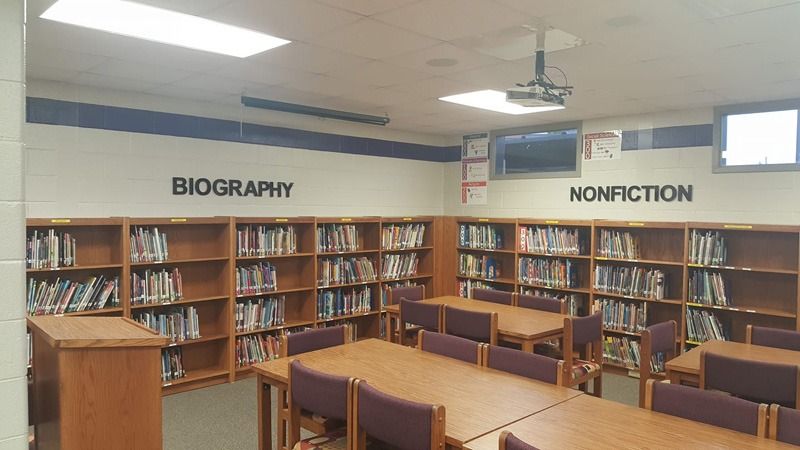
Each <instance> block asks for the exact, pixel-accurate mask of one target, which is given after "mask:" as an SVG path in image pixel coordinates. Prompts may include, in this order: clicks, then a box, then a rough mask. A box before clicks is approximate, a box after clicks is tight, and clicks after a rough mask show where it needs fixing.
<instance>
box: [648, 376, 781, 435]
mask: <svg viewBox="0 0 800 450" xmlns="http://www.w3.org/2000/svg"><path fill="white" fill-rule="evenodd" d="M655 383H658V381H656V380H647V386H646V387H645V399H644V408H645V409H649V410H650V411H652V410H653V385H654V384H655ZM772 406H778V405H772ZM769 411H770V414H769V427H770V428H769V429H770V430H772V418H773V417H776V416H773V415H772V414H771V411H772V408H769ZM767 412H768V411H767V405H765V404H764V403H761V404H759V405H758V426H757V428H756V436H758V437H767V421H768V420H767ZM711 426H714V425H711ZM776 426H777V424H776Z"/></svg>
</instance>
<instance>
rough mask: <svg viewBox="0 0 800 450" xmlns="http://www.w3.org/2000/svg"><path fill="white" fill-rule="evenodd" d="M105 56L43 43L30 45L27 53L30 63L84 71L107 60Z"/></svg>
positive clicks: (26, 58) (26, 57)
mask: <svg viewBox="0 0 800 450" xmlns="http://www.w3.org/2000/svg"><path fill="white" fill-rule="evenodd" d="M107 60H108V58H106V57H104V56H97V55H90V54H87V53H78V52H73V51H70V50H64V49H59V48H53V47H46V46H42V45H34V46H29V47H28V49H27V52H26V54H25V63H26V64H28V65H31V64H33V65H38V66H48V67H57V68H60V69H64V70H74V71H78V72H82V71H84V70H88V69H91V68H92V67H94V66H97V65H98V64H100V63H102V62H104V61H107Z"/></svg>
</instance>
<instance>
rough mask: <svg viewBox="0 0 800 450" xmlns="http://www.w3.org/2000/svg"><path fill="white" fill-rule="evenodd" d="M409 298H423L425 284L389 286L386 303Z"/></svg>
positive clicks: (415, 299)
mask: <svg viewBox="0 0 800 450" xmlns="http://www.w3.org/2000/svg"><path fill="white" fill-rule="evenodd" d="M403 298H404V299H406V300H411V301H412V302H418V301H420V300H424V299H425V285H422V284H420V285H419V286H403V287H395V288H389V293H388V295H387V297H386V304H387V305H394V304H397V303H400V299H403Z"/></svg>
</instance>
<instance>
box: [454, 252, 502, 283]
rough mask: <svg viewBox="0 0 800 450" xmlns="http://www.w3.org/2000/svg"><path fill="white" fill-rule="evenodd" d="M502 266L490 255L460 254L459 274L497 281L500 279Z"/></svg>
mask: <svg viewBox="0 0 800 450" xmlns="http://www.w3.org/2000/svg"><path fill="white" fill-rule="evenodd" d="M500 273H501V272H500V264H499V262H498V261H497V260H496V259H495V258H494V257H493V256H488V255H473V254H470V253H459V254H458V274H459V275H461V276H464V277H479V278H488V279H495V278H499V277H500Z"/></svg>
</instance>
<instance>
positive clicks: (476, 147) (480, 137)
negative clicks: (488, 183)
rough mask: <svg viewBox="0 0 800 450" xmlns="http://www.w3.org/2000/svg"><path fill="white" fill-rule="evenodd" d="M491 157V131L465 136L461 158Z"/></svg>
mask: <svg viewBox="0 0 800 450" xmlns="http://www.w3.org/2000/svg"><path fill="white" fill-rule="evenodd" d="M473 159H486V160H488V159H489V133H476V134H470V135H467V136H464V143H463V145H462V146H461V160H462V161H464V160H473Z"/></svg>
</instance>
